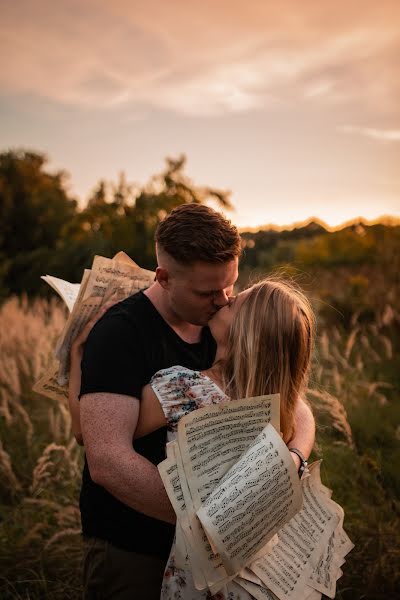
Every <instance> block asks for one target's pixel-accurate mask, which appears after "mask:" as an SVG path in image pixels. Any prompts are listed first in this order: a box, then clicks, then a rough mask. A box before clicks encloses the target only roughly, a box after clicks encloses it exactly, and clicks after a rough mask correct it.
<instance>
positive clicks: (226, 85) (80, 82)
mask: <svg viewBox="0 0 400 600" xmlns="http://www.w3.org/2000/svg"><path fill="white" fill-rule="evenodd" d="M327 4H328V7H327ZM322 5H323V6H322ZM1 12H2V15H1V19H0V47H1V52H0V87H1V89H2V90H3V93H8V94H13V95H15V94H34V95H36V96H42V97H46V98H49V99H50V100H53V101H55V102H59V103H66V104H72V105H76V106H85V107H91V108H98V109H111V110H112V109H115V107H120V106H126V107H130V108H131V109H132V110H135V107H136V108H137V109H138V110H143V107H145V108H151V107H156V108H160V109H167V110H173V111H176V112H178V113H180V114H182V113H183V114H189V115H199V116H209V115H221V114H227V113H234V112H246V111H251V110H255V109H257V110H260V109H268V108H269V107H270V106H274V105H276V104H279V103H281V104H283V105H285V103H289V104H290V103H291V102H296V101H304V102H310V103H320V105H321V106H326V105H329V104H337V105H341V104H343V103H353V104H354V105H356V104H357V103H362V105H363V107H368V106H369V107H370V108H371V110H374V111H377V112H379V111H380V110H381V111H385V110H391V111H393V112H396V111H397V110H398V107H397V102H396V99H397V98H398V97H399V93H398V92H400V82H399V78H398V76H397V75H396V73H397V57H398V53H399V51H400V34H399V32H398V30H397V27H396V22H397V21H396V15H397V17H399V18H400V3H398V2H397V1H396V0H382V1H381V2H379V5H378V6H377V3H376V2H375V1H374V0H371V1H370V2H367V1H366V0H364V2H360V1H359V0H349V2H347V3H346V10H345V11H343V7H342V6H340V3H336V2H333V0H332V1H331V2H328V3H316V2H315V1H314V0H302V2H301V3H299V2H298V0H283V1H282V2H280V3H272V2H261V1H259V0H248V1H247V2H246V5H245V8H244V7H243V3H242V2H239V1H235V0H230V1H229V2H228V0H221V1H220V2H215V1H214V0H204V1H203V2H201V3H199V2H197V0H196V1H194V0H188V1H187V2H185V3H182V2H180V1H178V0H170V1H169V2H161V0H158V1H157V0H147V1H146V2H145V1H144V0H129V1H128V0H114V2H112V3H111V2H108V1H107V0H86V1H85V2H78V1H77V0H69V1H67V0H59V1H58V2H56V3H55V2H52V1H50V0H38V1H37V2H31V1H29V0H20V1H19V2H18V3H5V2H4V3H3V4H2V7H1Z"/></svg>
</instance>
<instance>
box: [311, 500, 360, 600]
mask: <svg viewBox="0 0 400 600" xmlns="http://www.w3.org/2000/svg"><path fill="white" fill-rule="evenodd" d="M333 504H334V505H335V507H336V510H337V514H338V516H339V519H340V520H339V523H338V525H337V527H336V529H335V531H334V532H333V533H332V535H331V536H330V538H329V540H328V543H327V544H326V547H325V549H324V551H323V553H322V555H321V557H320V559H319V561H318V564H317V566H316V567H315V568H314V569H313V571H312V573H311V575H310V578H309V580H308V585H309V586H311V587H312V588H314V589H316V590H318V591H319V592H321V593H323V594H325V596H328V598H335V596H336V581H337V579H338V578H339V571H340V566H341V565H342V564H343V563H344V562H345V559H344V557H345V556H346V554H348V552H350V550H351V549H352V548H353V547H354V545H353V544H352V542H351V541H350V539H349V537H348V535H347V534H346V532H345V531H344V529H343V520H344V512H343V509H342V507H341V506H339V505H338V504H336V503H335V502H334V503H333Z"/></svg>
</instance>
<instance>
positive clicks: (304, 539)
mask: <svg viewBox="0 0 400 600" xmlns="http://www.w3.org/2000/svg"><path fill="white" fill-rule="evenodd" d="M320 482H321V480H320V473H319V464H317V465H316V467H314V468H313V469H311V472H310V476H309V477H306V478H305V479H303V480H302V481H301V484H302V490H303V507H302V509H301V510H300V511H299V512H298V513H297V514H296V515H295V516H294V517H293V518H292V519H291V520H290V521H289V522H288V523H286V525H284V526H283V527H282V528H281V529H280V530H279V531H278V538H279V542H278V544H276V546H275V547H274V549H273V550H272V552H271V553H270V554H269V555H268V556H266V557H265V558H262V559H259V560H257V561H255V562H254V563H252V564H251V567H250V568H251V570H252V571H254V572H255V574H256V575H258V577H260V579H262V581H263V582H264V584H265V585H266V587H268V589H270V590H271V591H272V592H273V593H274V594H275V595H276V596H277V597H278V598H279V599H281V600H298V599H299V598H302V596H303V594H304V590H305V586H306V585H307V584H308V580H309V578H310V575H311V572H312V570H313V569H314V568H315V567H316V566H317V564H318V561H319V558H320V556H321V554H322V553H323V551H324V548H325V546H326V544H327V543H328V540H329V538H330V536H331V535H332V533H333V531H334V530H335V528H336V527H337V525H338V523H339V521H340V517H339V516H338V513H337V510H336V507H335V503H334V502H333V501H332V500H330V499H329V498H328V496H327V494H326V493H324V492H323V491H321V485H320Z"/></svg>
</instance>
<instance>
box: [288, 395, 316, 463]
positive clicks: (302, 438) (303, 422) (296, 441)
mask: <svg viewBox="0 0 400 600" xmlns="http://www.w3.org/2000/svg"><path fill="white" fill-rule="evenodd" d="M294 419H295V428H296V432H295V434H294V437H293V438H292V439H291V440H290V441H289V442H288V444H287V445H288V447H289V448H298V450H300V452H301V453H302V454H304V457H305V458H306V459H308V458H309V456H310V454H311V451H312V449H313V446H314V442H315V420H314V416H313V414H312V412H311V408H310V407H309V406H308V404H306V403H305V401H304V400H303V399H302V398H299V400H298V402H297V404H296V408H295V411H294ZM290 454H291V456H292V458H293V460H294V462H295V463H296V466H297V469H298V468H299V467H300V458H299V457H298V456H297V455H296V454H294V453H293V452H291V453H290Z"/></svg>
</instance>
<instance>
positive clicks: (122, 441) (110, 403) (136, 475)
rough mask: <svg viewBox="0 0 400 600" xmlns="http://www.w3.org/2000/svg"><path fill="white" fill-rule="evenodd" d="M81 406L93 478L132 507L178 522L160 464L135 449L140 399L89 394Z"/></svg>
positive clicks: (164, 519)
mask: <svg viewBox="0 0 400 600" xmlns="http://www.w3.org/2000/svg"><path fill="white" fill-rule="evenodd" d="M80 405H81V427H82V434H83V438H84V440H85V450H86V457H87V460H88V465H89V471H90V476H91V478H92V480H93V481H94V482H95V483H97V484H99V485H101V486H102V487H104V488H105V489H106V490H107V491H108V492H110V494H112V495H113V496H115V497H116V498H117V499H118V500H120V501H121V502H123V503H124V504H126V505H128V506H130V507H131V508H133V509H135V510H137V511H139V512H141V513H144V514H145V515H147V516H149V517H153V518H155V519H159V520H161V521H166V522H168V523H175V521H176V516H175V512H174V510H173V508H172V506H171V503H170V501H169V498H168V496H167V493H166V491H165V488H164V485H163V483H162V481H161V477H160V475H159V473H158V470H157V467H155V466H154V465H153V464H152V463H151V462H150V461H148V460H147V459H146V458H144V457H143V456H141V455H140V454H137V453H136V452H135V451H134V449H133V448H132V440H133V437H134V433H135V429H136V425H137V422H138V417H139V407H140V403H139V400H138V399H137V398H133V397H132V396H125V395H122V394H109V393H97V394H85V395H84V396H82V397H81V400H80Z"/></svg>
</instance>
